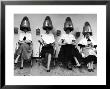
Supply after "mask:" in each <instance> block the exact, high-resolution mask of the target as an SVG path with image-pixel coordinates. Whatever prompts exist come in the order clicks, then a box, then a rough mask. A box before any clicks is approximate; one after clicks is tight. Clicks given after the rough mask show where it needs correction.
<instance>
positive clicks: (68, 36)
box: [58, 33, 76, 44]
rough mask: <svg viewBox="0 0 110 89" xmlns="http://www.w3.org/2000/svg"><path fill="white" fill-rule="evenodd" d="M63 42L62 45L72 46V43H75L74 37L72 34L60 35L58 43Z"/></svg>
mask: <svg viewBox="0 0 110 89" xmlns="http://www.w3.org/2000/svg"><path fill="white" fill-rule="evenodd" d="M62 39H63V40H64V43H67V44H72V41H75V40H76V39H75V37H74V35H73V34H71V33H69V34H66V33H65V34H62V35H61V37H60V39H59V41H58V42H60V41H61V40H62Z"/></svg>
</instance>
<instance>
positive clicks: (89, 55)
mask: <svg viewBox="0 0 110 89" xmlns="http://www.w3.org/2000/svg"><path fill="white" fill-rule="evenodd" d="M83 35H84V38H82V39H81V40H80V41H79V43H78V45H79V46H80V48H81V50H80V52H81V54H82V57H83V58H84V59H83V61H84V62H85V63H86V64H87V67H88V71H89V72H91V71H92V72H93V71H94V68H93V62H96V61H97V50H96V47H97V45H96V43H95V42H94V40H93V39H92V37H91V36H92V29H91V26H90V24H89V22H85V25H84V27H83Z"/></svg>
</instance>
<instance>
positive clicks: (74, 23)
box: [13, 14, 97, 76]
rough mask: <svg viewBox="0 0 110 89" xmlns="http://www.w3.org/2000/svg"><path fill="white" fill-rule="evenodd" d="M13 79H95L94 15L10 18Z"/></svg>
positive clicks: (23, 15)
mask: <svg viewBox="0 0 110 89" xmlns="http://www.w3.org/2000/svg"><path fill="white" fill-rule="evenodd" d="M13 28H14V60H13V61H14V76H97V14H14V27H13Z"/></svg>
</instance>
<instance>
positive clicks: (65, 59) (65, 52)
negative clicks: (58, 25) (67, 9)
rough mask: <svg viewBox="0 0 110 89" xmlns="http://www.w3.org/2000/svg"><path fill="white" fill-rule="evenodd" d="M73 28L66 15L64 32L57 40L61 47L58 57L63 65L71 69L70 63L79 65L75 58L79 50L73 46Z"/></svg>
mask: <svg viewBox="0 0 110 89" xmlns="http://www.w3.org/2000/svg"><path fill="white" fill-rule="evenodd" d="M73 30H74V28H73V24H72V21H71V18H70V17H67V18H66V21H65V23H64V31H65V34H62V35H61V38H60V40H59V44H60V45H61V48H60V52H59V54H58V59H59V61H60V62H61V63H63V64H64V66H66V67H67V68H69V69H70V70H71V69H72V64H77V66H80V64H79V61H78V60H77V59H76V57H77V56H79V55H78V54H79V51H78V49H77V48H76V46H75V45H76V43H75V40H76V39H75V37H74V35H72V34H71V32H72V31H73ZM78 58H79V57H78ZM73 59H74V60H73Z"/></svg>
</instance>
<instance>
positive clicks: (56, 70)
mask: <svg viewBox="0 0 110 89" xmlns="http://www.w3.org/2000/svg"><path fill="white" fill-rule="evenodd" d="M36 60H38V59H33V66H32V67H31V66H30V62H24V68H23V69H20V62H18V64H17V65H15V66H14V75H15V76H96V75H97V65H96V64H95V65H94V68H95V69H94V72H88V70H87V67H86V66H82V67H81V68H76V67H73V69H72V70H68V69H66V68H64V67H60V66H58V65H57V64H56V66H53V64H51V71H50V72H47V71H46V67H45V66H44V65H39V62H38V61H36Z"/></svg>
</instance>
